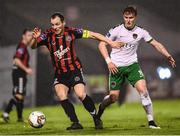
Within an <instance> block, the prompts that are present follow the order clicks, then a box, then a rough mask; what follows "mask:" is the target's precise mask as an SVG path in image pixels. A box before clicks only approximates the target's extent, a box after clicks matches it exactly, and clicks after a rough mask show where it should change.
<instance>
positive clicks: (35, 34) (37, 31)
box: [33, 27, 41, 38]
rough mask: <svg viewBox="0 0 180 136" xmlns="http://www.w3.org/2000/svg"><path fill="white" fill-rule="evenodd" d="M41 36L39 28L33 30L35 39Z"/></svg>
mask: <svg viewBox="0 0 180 136" xmlns="http://www.w3.org/2000/svg"><path fill="white" fill-rule="evenodd" d="M40 35H41V29H40V28H38V27H35V28H34V30H33V37H34V38H38V37H39V36H40Z"/></svg>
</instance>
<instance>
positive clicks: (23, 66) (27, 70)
mask: <svg viewBox="0 0 180 136" xmlns="http://www.w3.org/2000/svg"><path fill="white" fill-rule="evenodd" d="M13 63H14V64H15V65H17V66H18V67H20V68H21V69H22V70H24V71H25V72H26V73H27V74H29V75H32V69H31V68H28V67H26V66H25V65H24V64H23V63H22V62H21V60H20V59H18V58H15V59H14V60H13Z"/></svg>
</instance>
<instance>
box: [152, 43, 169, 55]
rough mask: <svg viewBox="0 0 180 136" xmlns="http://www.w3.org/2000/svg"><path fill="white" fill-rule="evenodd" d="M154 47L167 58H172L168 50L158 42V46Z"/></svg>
mask: <svg viewBox="0 0 180 136" xmlns="http://www.w3.org/2000/svg"><path fill="white" fill-rule="evenodd" d="M154 47H155V48H156V50H157V51H159V52H160V53H161V54H162V55H164V56H165V57H167V58H168V57H169V56H171V54H170V53H169V52H168V51H167V50H166V48H165V47H164V46H163V45H162V44H161V43H159V42H158V43H157V44H156V45H154Z"/></svg>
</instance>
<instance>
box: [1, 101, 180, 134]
mask: <svg viewBox="0 0 180 136" xmlns="http://www.w3.org/2000/svg"><path fill="white" fill-rule="evenodd" d="M153 104H154V105H153V106H154V115H155V120H156V122H157V123H158V124H159V125H160V126H161V128H162V129H160V130H152V129H149V128H148V127H147V121H146V116H145V113H144V110H143V108H142V107H141V104H139V103H132V104H127V103H126V104H124V105H123V106H121V107H119V106H117V105H116V104H114V105H113V106H111V107H109V108H108V109H107V110H106V111H105V114H104V115H103V118H102V120H103V122H104V129H103V130H95V129H94V128H93V127H94V126H93V121H92V118H91V117H90V115H89V114H88V112H86V110H85V109H84V108H83V106H82V105H77V106H76V107H75V108H76V112H77V115H78V117H79V119H80V121H81V123H82V125H83V126H84V129H83V130H75V131H66V130H65V129H66V127H67V126H68V125H70V122H69V120H68V118H67V117H66V115H65V114H64V112H63V110H62V108H61V107H60V106H53V107H52V106H51V107H39V108H31V109H25V110H24V118H25V119H26V123H16V113H15V111H13V112H12V113H11V115H10V123H8V124H5V123H3V122H1V123H0V135H7V134H8V135H13V134H17V135H180V100H161V101H154V102H153ZM35 110H38V111H42V112H44V114H45V115H46V118H47V122H46V124H45V126H44V127H43V128H41V129H35V128H32V127H30V126H29V124H28V123H27V118H28V115H29V113H30V112H32V111H35Z"/></svg>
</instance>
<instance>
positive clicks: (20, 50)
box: [13, 42, 29, 67]
mask: <svg viewBox="0 0 180 136" xmlns="http://www.w3.org/2000/svg"><path fill="white" fill-rule="evenodd" d="M13 58H18V59H20V60H21V62H22V63H23V64H24V65H25V66H26V67H29V52H28V50H27V46H26V45H25V44H24V43H22V42H20V43H19V44H18V46H17V48H16V53H15V55H14V57H13Z"/></svg>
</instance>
